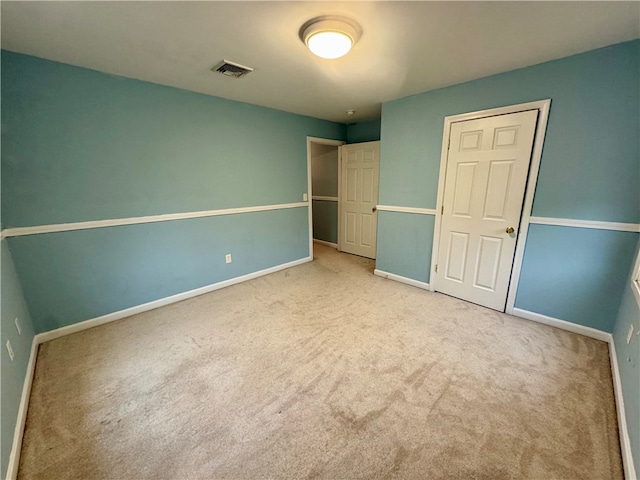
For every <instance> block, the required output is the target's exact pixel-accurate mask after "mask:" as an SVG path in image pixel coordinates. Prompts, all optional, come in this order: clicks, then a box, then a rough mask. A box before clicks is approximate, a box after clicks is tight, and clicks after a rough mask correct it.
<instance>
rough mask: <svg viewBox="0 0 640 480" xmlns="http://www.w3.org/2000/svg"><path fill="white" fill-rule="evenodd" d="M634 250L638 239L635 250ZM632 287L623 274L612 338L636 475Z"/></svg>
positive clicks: (638, 400)
mask: <svg viewBox="0 0 640 480" xmlns="http://www.w3.org/2000/svg"><path fill="white" fill-rule="evenodd" d="M638 249H640V241H639V242H638V248H637V249H636V251H638ZM632 288H633V287H632V286H631V281H630V280H629V278H628V277H627V282H626V285H625V288H624V294H623V296H622V303H621V304H620V310H619V312H618V316H617V318H616V323H615V326H614V329H613V341H614V342H615V345H616V355H617V359H618V369H619V370H620V381H621V383H622V394H623V397H624V406H625V415H626V417H627V429H628V431H629V441H630V442H631V453H632V456H633V461H634V463H635V468H636V473H637V474H640V301H638V300H637V299H636V298H635V295H634V293H633V292H632V290H631V289H632ZM629 325H633V327H634V330H633V331H634V335H633V337H631V342H629V343H627V332H628V331H629Z"/></svg>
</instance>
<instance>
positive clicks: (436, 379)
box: [19, 245, 622, 480]
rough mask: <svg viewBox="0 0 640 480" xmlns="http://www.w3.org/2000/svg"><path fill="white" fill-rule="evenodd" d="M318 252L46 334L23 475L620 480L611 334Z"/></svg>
mask: <svg viewBox="0 0 640 480" xmlns="http://www.w3.org/2000/svg"><path fill="white" fill-rule="evenodd" d="M315 257H316V258H315V261H314V262H313V263H308V264H305V265H301V266H298V267H295V268H292V269H289V270H285V271H282V272H278V273H275V274H272V275H269V276H266V277H262V278H259V279H256V280H252V281H250V282H246V283H243V284H240V285H236V286H233V287H229V288H226V289H223V290H219V291H216V292H213V293H210V294H207V295H203V296H200V297H197V298H193V299H191V300H187V301H184V302H181V303H178V304H174V305H170V306H167V307H164V308H161V309H158V310H154V311H151V312H147V313H143V314H140V315H136V316H135V317H131V318H128V319H125V320H121V321H118V322H114V323H111V324H108V325H104V326H101V327H97V328H94V329H91V330H87V331H84V332H81V333H77V334H74V335H70V336H67V337H64V338H60V339H58V340H54V341H51V342H48V343H46V344H43V345H42V346H41V347H40V351H39V353H38V362H37V368H36V375H35V380H34V383H33V390H32V394H31V401H30V405H29V413H28V418H27V426H26V431H25V437H24V443H23V447H22V456H21V460H20V471H19V478H23V479H27V478H42V479H102V478H104V479H107V478H108V479H118V480H121V479H132V480H133V479H136V480H137V479H234V480H235V479H260V478H274V479H276V478H277V479H293V478H309V479H311V478H323V479H332V480H339V479H381V478H398V479H400V478H402V479H446V478H451V479H503V478H505V479H506V478H510V479H511V478H527V479H561V478H562V479H589V478H593V479H621V478H622V469H621V460H620V447H619V443H618V431H617V423H616V414H615V405H614V398H613V387H612V380H611V373H610V366H609V354H608V347H607V345H606V344H605V343H602V342H599V341H596V340H592V339H589V338H586V337H582V336H580V335H575V334H573V333H569V332H566V331H562V330H558V329H555V328H551V327H548V326H545V325H540V324H536V323H533V322H529V321H526V320H521V319H518V318H515V317H511V316H509V315H505V314H501V313H498V312H495V311H492V310H488V309H486V308H482V307H479V306H476V305H472V304H469V303H466V302H464V301H461V300H457V299H454V298H450V297H447V296H445V295H441V294H434V293H430V292H426V291H423V290H419V289H417V288H414V287H410V286H407V285H402V284H399V283H396V282H392V281H390V280H385V279H382V278H379V277H375V276H373V274H372V272H373V265H374V264H373V261H370V260H367V259H363V258H359V257H355V256H351V255H346V254H341V253H338V252H336V251H335V250H333V249H330V248H328V247H324V246H321V245H316V246H315Z"/></svg>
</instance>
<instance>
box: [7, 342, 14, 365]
mask: <svg viewBox="0 0 640 480" xmlns="http://www.w3.org/2000/svg"><path fill="white" fill-rule="evenodd" d="M7 352H9V358H11V361H12V362H13V348H11V342H10V341H9V340H7Z"/></svg>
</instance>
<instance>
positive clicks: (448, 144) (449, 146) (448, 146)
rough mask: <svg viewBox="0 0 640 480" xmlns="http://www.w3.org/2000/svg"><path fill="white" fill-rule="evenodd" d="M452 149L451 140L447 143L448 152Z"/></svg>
mask: <svg viewBox="0 0 640 480" xmlns="http://www.w3.org/2000/svg"><path fill="white" fill-rule="evenodd" d="M450 148H451V139H449V140H448V141H447V150H449V149H450Z"/></svg>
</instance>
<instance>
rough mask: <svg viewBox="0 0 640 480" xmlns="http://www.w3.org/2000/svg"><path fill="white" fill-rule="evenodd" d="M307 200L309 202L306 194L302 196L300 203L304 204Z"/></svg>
mask: <svg viewBox="0 0 640 480" xmlns="http://www.w3.org/2000/svg"><path fill="white" fill-rule="evenodd" d="M307 200H309V196H308V195H307V194H306V193H303V194H302V201H303V202H306V201H307Z"/></svg>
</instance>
